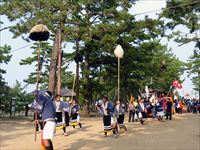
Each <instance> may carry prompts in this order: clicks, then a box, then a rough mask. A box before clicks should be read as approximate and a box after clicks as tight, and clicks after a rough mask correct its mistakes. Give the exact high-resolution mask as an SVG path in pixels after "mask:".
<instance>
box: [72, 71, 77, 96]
mask: <svg viewBox="0 0 200 150" xmlns="http://www.w3.org/2000/svg"><path fill="white" fill-rule="evenodd" d="M75 82H76V74H75V75H74V80H73V85H72V98H71V99H73V95H74V86H75Z"/></svg>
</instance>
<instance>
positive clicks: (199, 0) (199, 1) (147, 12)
mask: <svg viewBox="0 0 200 150" xmlns="http://www.w3.org/2000/svg"><path fill="white" fill-rule="evenodd" d="M195 3H200V0H198V1H195V2H191V3H186V4H182V5H177V6H172V7H168V8H161V9H157V10H152V11H146V12H142V13H137V14H134V16H139V15H144V14H149V13H153V12H159V11H162V10H163V9H167V10H168V9H172V8H177V7H182V6H188V5H192V4H195ZM0 25H1V24H0ZM0 36H1V34H0ZM30 45H32V44H28V45H25V46H22V47H19V48H17V49H14V50H11V51H10V52H15V51H19V50H21V49H24V48H26V47H29V46H30Z"/></svg>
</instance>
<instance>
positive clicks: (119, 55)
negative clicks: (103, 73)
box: [114, 45, 124, 101]
mask: <svg viewBox="0 0 200 150" xmlns="http://www.w3.org/2000/svg"><path fill="white" fill-rule="evenodd" d="M114 54H115V56H116V57H117V59H118V89H117V98H118V101H119V99H120V97H119V91H120V58H123V55H124V50H123V49H122V47H121V45H117V47H116V48H115V50H114Z"/></svg>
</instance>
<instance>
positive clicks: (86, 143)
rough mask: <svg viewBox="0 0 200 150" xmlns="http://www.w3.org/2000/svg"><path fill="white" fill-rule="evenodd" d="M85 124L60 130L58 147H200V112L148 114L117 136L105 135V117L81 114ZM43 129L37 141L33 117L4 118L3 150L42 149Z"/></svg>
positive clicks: (0, 139)
mask: <svg viewBox="0 0 200 150" xmlns="http://www.w3.org/2000/svg"><path fill="white" fill-rule="evenodd" d="M81 120H82V124H83V128H82V129H79V128H78V127H76V128H75V129H74V128H72V127H70V128H69V129H68V133H69V136H64V135H63V132H62V130H57V131H56V136H55V138H54V139H53V144H54V149H55V150H200V114H187V113H185V114H180V115H179V114H176V115H173V119H172V120H163V121H161V122H160V121H158V120H156V119H151V118H148V119H147V121H146V122H145V124H144V125H141V124H140V123H139V122H134V123H128V122H127V117H126V120H125V125H126V126H127V128H128V133H127V134H125V133H121V134H120V136H119V137H118V138H114V137H113V135H112V134H111V133H109V135H108V137H104V133H103V130H102V129H103V124H102V119H101V117H90V118H81ZM39 149H40V133H38V134H37V141H36V142H35V141H34V126H33V122H31V121H16V120H7V121H5V120H4V121H2V120H1V121H0V150H39Z"/></svg>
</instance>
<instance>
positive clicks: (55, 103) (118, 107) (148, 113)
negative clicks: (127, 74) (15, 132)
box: [31, 91, 200, 150]
mask: <svg viewBox="0 0 200 150" xmlns="http://www.w3.org/2000/svg"><path fill="white" fill-rule="evenodd" d="M31 107H32V108H33V109H34V111H35V114H34V120H35V126H36V131H38V130H39V126H40V129H41V130H42V134H41V135H42V137H41V139H42V145H43V146H44V147H45V149H46V150H53V144H52V141H51V140H52V139H53V137H54V134H55V129H56V127H59V126H60V127H61V128H62V129H63V134H64V136H67V135H68V133H67V128H68V127H69V126H70V125H71V126H72V127H73V128H75V126H79V127H80V128H82V124H81V122H80V115H79V107H78V104H77V101H76V100H75V99H70V100H69V101H63V100H61V97H60V95H57V96H56V97H55V98H54V96H53V95H52V93H51V92H50V91H46V92H45V93H42V92H37V93H36V99H35V101H34V102H33V103H32V105H31ZM96 108H97V110H98V112H99V113H101V114H102V116H103V117H102V119H103V128H104V134H105V136H107V135H108V132H109V131H112V133H113V135H114V137H118V136H119V134H120V133H121V131H122V130H123V131H124V132H125V133H127V127H126V126H125V123H124V120H125V113H126V112H128V122H129V123H130V122H137V121H138V122H140V123H141V124H142V125H143V124H144V122H145V120H147V118H150V117H151V118H156V119H158V120H159V121H161V120H163V119H164V118H165V119H166V120H168V119H169V120H172V115H173V114H174V113H178V114H181V113H183V108H186V109H184V111H185V110H186V111H188V112H192V113H197V112H199V113H200V100H195V99H192V100H190V99H173V98H172V97H168V96H167V95H164V94H161V95H158V96H157V95H155V94H152V95H151V97H149V98H142V97H141V96H138V98H137V99H135V98H133V97H132V96H131V98H130V100H129V101H128V103H127V104H126V105H125V104H123V100H121V99H120V100H115V101H114V102H111V101H109V99H108V97H107V96H103V97H102V99H101V100H99V101H98V102H97V103H96Z"/></svg>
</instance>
